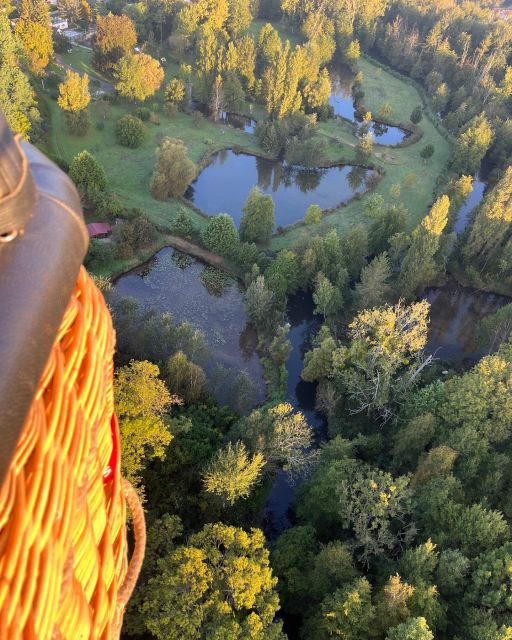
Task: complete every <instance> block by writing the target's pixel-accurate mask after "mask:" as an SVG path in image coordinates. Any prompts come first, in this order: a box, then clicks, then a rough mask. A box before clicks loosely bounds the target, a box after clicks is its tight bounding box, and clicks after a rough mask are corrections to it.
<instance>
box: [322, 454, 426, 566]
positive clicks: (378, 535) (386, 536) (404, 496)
mask: <svg viewBox="0 0 512 640" xmlns="http://www.w3.org/2000/svg"><path fill="white" fill-rule="evenodd" d="M334 489H335V490H336V491H337V495H338V498H339V504H340V507H339V509H340V516H341V520H342V522H343V527H344V528H345V529H351V530H352V532H353V535H354V538H355V540H354V546H355V547H356V549H358V551H359V556H358V557H359V560H360V561H361V562H363V563H366V564H369V561H370V559H371V558H373V557H377V556H379V555H381V554H382V553H384V552H385V551H388V552H389V551H392V550H393V549H394V548H395V546H396V545H397V544H398V543H399V542H400V541H402V542H403V541H404V540H407V541H410V540H411V539H412V538H413V536H414V534H415V527H414V525H413V524H412V517H411V511H412V491H411V489H410V487H409V478H407V477H406V476H400V477H397V478H393V477H392V476H391V474H389V473H386V472H384V471H381V470H380V469H374V468H371V467H367V466H365V465H361V464H359V465H357V466H355V467H353V468H352V469H351V471H349V473H348V475H347V477H346V478H345V479H343V480H342V481H341V482H340V483H339V484H338V486H337V487H335V488H334Z"/></svg>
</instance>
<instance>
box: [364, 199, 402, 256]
mask: <svg viewBox="0 0 512 640" xmlns="http://www.w3.org/2000/svg"><path fill="white" fill-rule="evenodd" d="M406 213H407V211H406V210H404V208H403V207H398V206H395V207H388V208H387V209H386V210H385V211H384V212H383V213H380V214H379V213H377V212H376V217H375V221H374V222H373V223H372V225H371V227H370V233H369V242H370V249H371V251H372V253H382V252H383V251H388V250H389V249H390V246H391V238H393V236H396V235H398V234H400V233H402V232H404V231H405V229H406V228H407V217H406Z"/></svg>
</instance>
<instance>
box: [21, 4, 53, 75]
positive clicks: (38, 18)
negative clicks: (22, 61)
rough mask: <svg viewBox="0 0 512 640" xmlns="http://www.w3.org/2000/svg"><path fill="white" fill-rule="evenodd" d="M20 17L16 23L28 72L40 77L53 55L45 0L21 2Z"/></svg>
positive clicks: (48, 14) (47, 7)
mask: <svg viewBox="0 0 512 640" xmlns="http://www.w3.org/2000/svg"><path fill="white" fill-rule="evenodd" d="M19 11H20V17H19V20H18V22H17V23H16V34H17V35H18V36H19V38H20V40H21V43H22V45H23V49H24V51H25V57H26V59H27V61H28V64H29V67H30V70H31V71H32V73H34V74H35V75H40V74H41V73H42V72H43V71H44V70H45V69H46V67H47V66H48V63H49V62H50V59H51V57H52V55H53V38H52V28H51V23H50V10H49V5H48V3H47V2H46V0H21V3H20V7H19Z"/></svg>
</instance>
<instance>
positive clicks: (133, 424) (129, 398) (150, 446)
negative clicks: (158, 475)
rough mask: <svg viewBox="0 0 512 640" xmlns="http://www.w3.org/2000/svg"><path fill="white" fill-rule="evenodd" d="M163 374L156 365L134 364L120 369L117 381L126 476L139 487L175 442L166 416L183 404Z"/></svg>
mask: <svg viewBox="0 0 512 640" xmlns="http://www.w3.org/2000/svg"><path fill="white" fill-rule="evenodd" d="M159 374H160V370H159V368H158V367H157V365H156V364H152V363H151V362H147V361H143V362H139V361H134V360H132V362H130V364H129V365H128V366H126V367H121V368H120V369H118V371H117V372H116V377H115V381H114V392H115V406H116V413H117V417H118V419H119V428H120V431H121V446H122V463H123V473H124V474H125V476H126V477H127V478H128V479H129V480H130V482H133V483H134V484H136V485H138V484H140V473H141V471H142V470H143V468H144V466H145V464H146V463H147V462H148V461H149V460H151V459H152V458H160V459H163V458H164V457H165V450H166V447H167V445H168V444H169V443H170V442H171V440H172V435H171V433H170V431H169V429H168V427H167V424H166V422H165V415H166V412H167V411H168V410H169V408H170V407H171V405H173V404H180V403H181V399H180V398H178V397H177V396H171V394H170V393H169V391H168V390H167V387H166V386H165V384H164V382H163V380H160V378H159Z"/></svg>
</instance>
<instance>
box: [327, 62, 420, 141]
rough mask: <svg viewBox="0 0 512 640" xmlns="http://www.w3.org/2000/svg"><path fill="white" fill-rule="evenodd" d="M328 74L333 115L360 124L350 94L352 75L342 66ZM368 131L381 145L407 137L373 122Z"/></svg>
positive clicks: (405, 132)
mask: <svg viewBox="0 0 512 640" xmlns="http://www.w3.org/2000/svg"><path fill="white" fill-rule="evenodd" d="M329 74H330V77H331V97H330V99H329V104H330V105H331V107H332V108H333V109H334V115H335V116H340V117H342V118H345V119H346V120H349V121H350V122H353V123H355V124H357V123H359V122H361V119H360V118H358V117H357V113H356V107H355V103H354V96H353V93H352V89H353V86H354V80H355V76H354V74H353V73H352V71H351V70H350V69H349V68H348V67H346V66H343V65H337V66H333V67H331V69H330V70H329ZM369 130H370V131H371V132H372V133H373V136H374V139H375V142H376V143H377V144H381V145H395V144H400V143H402V142H403V141H404V140H405V138H406V137H407V136H408V135H409V134H408V132H407V131H405V130H404V129H401V128H400V127H393V126H391V125H386V124H382V123H378V122H375V121H374V122H372V124H371V127H370V129H369Z"/></svg>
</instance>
